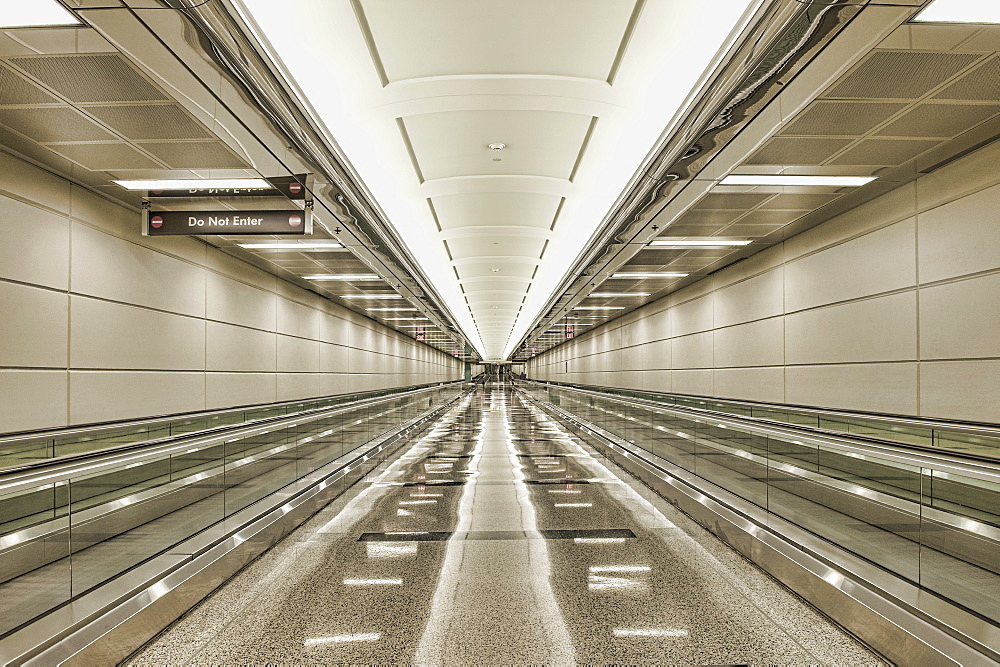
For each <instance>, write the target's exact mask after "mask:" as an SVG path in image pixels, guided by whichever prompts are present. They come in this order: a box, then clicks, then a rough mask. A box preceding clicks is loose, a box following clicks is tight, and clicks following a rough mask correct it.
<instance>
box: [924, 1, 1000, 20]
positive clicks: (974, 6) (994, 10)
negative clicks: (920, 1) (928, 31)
mask: <svg viewBox="0 0 1000 667" xmlns="http://www.w3.org/2000/svg"><path fill="white" fill-rule="evenodd" d="M913 20H914V21H936V22H940V23H1000V3H998V2H997V0H934V2H932V3H931V4H930V5H928V6H927V7H926V8H924V10H923V11H922V12H920V14H918V15H917V17H916V18H915V19H913Z"/></svg>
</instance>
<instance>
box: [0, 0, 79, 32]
mask: <svg viewBox="0 0 1000 667" xmlns="http://www.w3.org/2000/svg"><path fill="white" fill-rule="evenodd" d="M50 25H80V22H79V21H78V20H77V19H76V17H75V16H73V14H71V13H70V12H69V11H68V10H67V9H66V8H65V7H63V6H62V5H60V4H59V3H58V2H56V1H55V0H49V1H45V0H7V1H6V2H4V3H2V5H0V28H36V27H41V26H50Z"/></svg>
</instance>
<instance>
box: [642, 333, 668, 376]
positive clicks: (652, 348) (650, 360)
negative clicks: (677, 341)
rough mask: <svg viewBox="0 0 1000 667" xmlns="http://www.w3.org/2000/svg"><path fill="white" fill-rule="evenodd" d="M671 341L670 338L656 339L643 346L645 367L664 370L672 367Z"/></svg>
mask: <svg viewBox="0 0 1000 667" xmlns="http://www.w3.org/2000/svg"><path fill="white" fill-rule="evenodd" d="M672 346H673V343H671V342H670V340H669V339H668V340H658V341H656V342H655V343H649V344H648V345H646V346H645V350H646V366H645V368H647V369H653V370H666V369H670V368H673V366H672V357H671V354H670V348H671V347H672Z"/></svg>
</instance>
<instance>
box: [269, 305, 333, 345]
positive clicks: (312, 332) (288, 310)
mask: <svg viewBox="0 0 1000 667" xmlns="http://www.w3.org/2000/svg"><path fill="white" fill-rule="evenodd" d="M276 306H277V311H278V315H277V331H278V333H283V334H288V335H289V336H298V337H299V338H314V339H317V340H318V339H319V336H320V332H319V330H320V319H322V316H323V314H322V313H320V312H319V311H318V310H315V309H313V308H309V307H308V306H303V305H302V304H300V303H295V302H294V301H289V300H288V299H284V298H281V297H279V298H278V299H277V302H276Z"/></svg>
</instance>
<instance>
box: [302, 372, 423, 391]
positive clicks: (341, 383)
mask: <svg viewBox="0 0 1000 667" xmlns="http://www.w3.org/2000/svg"><path fill="white" fill-rule="evenodd" d="M350 383H351V378H350V376H348V375H346V374H341V373H323V374H322V375H320V378H319V393H320V395H321V396H334V395H336V394H347V393H350V391H351V390H350ZM410 384H415V383H410Z"/></svg>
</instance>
